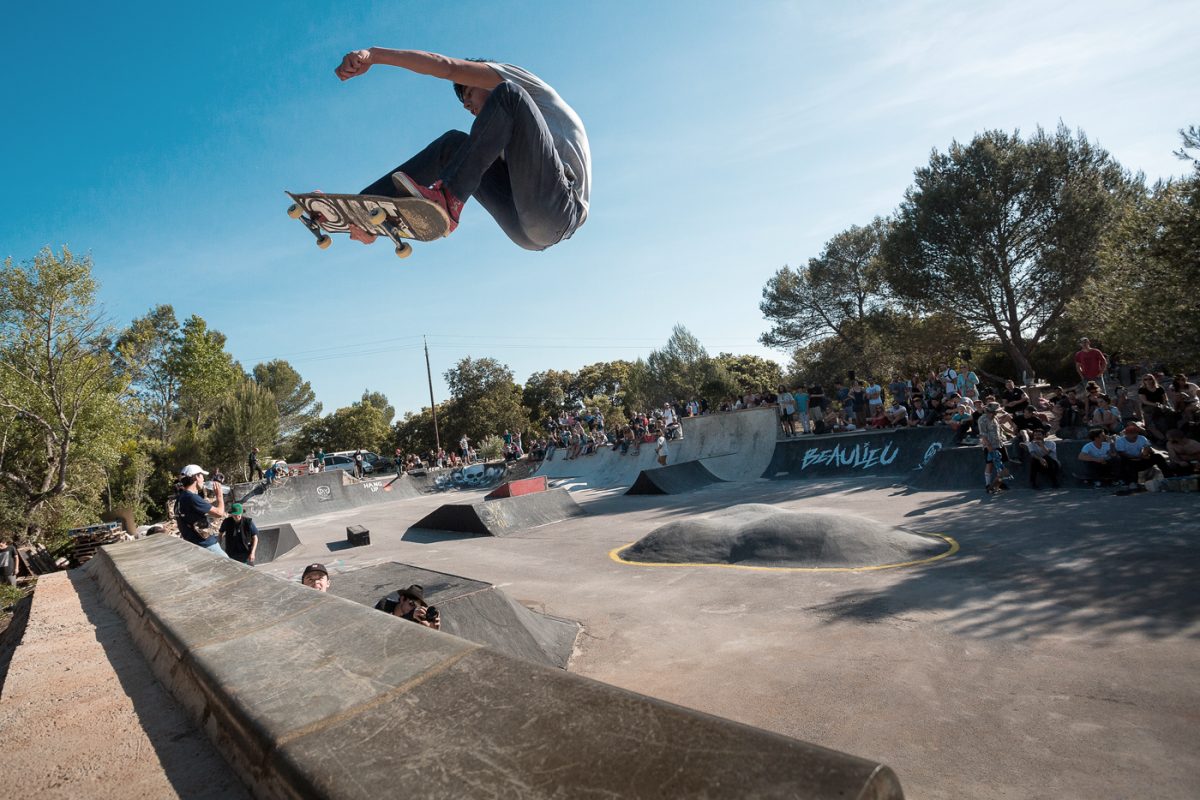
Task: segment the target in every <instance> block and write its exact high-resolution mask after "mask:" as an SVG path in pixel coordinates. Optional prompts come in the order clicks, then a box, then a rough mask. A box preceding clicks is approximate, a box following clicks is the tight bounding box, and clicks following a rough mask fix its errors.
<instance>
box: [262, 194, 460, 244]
mask: <svg viewBox="0 0 1200 800" xmlns="http://www.w3.org/2000/svg"><path fill="white" fill-rule="evenodd" d="M285 194H287V196H288V197H290V198H292V199H293V200H295V201H296V202H295V203H293V204H292V205H291V206H289V207H288V210H287V213H288V216H289V217H291V218H292V219H298V220H300V221H301V222H302V223H304V226H305V227H306V228H308V229H309V231H311V232H312V235H313V236H315V237H317V247H319V248H321V249H322V250H324V249H325V248H326V247H329V245H330V244H331V242H332V240H331V239H330V238H329V236H328V234H329V233H349V232H350V226H351V225H356V226H358V227H359V228H362V229H363V230H364V231H366V232H367V233H372V234H375V235H376V236H386V237H387V238H389V239H391V240H392V242H394V243H395V245H396V255H397V256H399V257H400V258H407V257H408V256H410V255H412V245H410V244H409V243H408V242H406V241H405V239H413V240H415V241H418V242H431V241H433V240H434V239H440V238H441V237H443V236H445V235H446V232H447V231H448V230H449V228H450V220H449V219H448V218H447V216H446V212H445V210H444V209H442V208H441V207H440V206H438V204H437V203H433V202H430V201H429V200H425V199H424V198H420V197H379V196H376V195H367V194H320V193H309V194H292V193H291V192H285Z"/></svg>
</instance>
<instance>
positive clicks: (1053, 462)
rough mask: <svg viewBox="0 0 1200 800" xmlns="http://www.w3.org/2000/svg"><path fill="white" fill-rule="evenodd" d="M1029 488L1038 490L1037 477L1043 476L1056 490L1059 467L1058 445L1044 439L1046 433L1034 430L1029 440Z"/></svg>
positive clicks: (1051, 440)
mask: <svg viewBox="0 0 1200 800" xmlns="http://www.w3.org/2000/svg"><path fill="white" fill-rule="evenodd" d="M1028 449H1029V488H1030V489H1036V488H1038V476H1039V475H1045V476H1046V477H1047V478H1049V479H1050V485H1051V486H1053V487H1054V488H1055V489H1057V488H1058V473H1059V471H1060V469H1061V465H1060V464H1059V462H1058V444H1057V443H1056V442H1055V441H1054V440H1053V439H1046V432H1045V431H1044V430H1042V429H1040V428H1039V429H1035V430H1033V431H1032V432H1031V433H1030V440H1029V445H1028Z"/></svg>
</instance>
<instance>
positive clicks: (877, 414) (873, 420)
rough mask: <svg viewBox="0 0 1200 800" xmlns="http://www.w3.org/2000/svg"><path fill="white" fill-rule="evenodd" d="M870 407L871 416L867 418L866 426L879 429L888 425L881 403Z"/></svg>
mask: <svg viewBox="0 0 1200 800" xmlns="http://www.w3.org/2000/svg"><path fill="white" fill-rule="evenodd" d="M870 408H871V416H870V417H869V418H868V419H867V428H869V429H871V430H879V429H881V428H886V427H887V426H888V418H887V414H886V413H885V412H884V410H883V406H882V405H873V406H871V407H870Z"/></svg>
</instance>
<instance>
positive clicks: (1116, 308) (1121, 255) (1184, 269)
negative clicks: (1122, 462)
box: [1070, 126, 1200, 370]
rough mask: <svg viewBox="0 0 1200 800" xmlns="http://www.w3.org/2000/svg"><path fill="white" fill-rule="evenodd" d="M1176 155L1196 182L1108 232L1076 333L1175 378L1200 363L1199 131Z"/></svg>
mask: <svg viewBox="0 0 1200 800" xmlns="http://www.w3.org/2000/svg"><path fill="white" fill-rule="evenodd" d="M1180 133H1181V135H1182V136H1183V147H1182V148H1181V149H1180V150H1179V151H1178V152H1177V155H1179V156H1180V157H1181V158H1184V159H1187V160H1189V161H1190V162H1191V163H1192V166H1193V171H1192V174H1191V175H1190V176H1188V177H1186V178H1183V179H1180V180H1174V181H1160V182H1158V183H1156V184H1155V185H1154V186H1153V187H1152V188H1151V189H1150V190H1148V191H1147V192H1146V193H1145V194H1144V195H1142V196H1140V197H1139V198H1138V199H1137V202H1136V203H1134V204H1133V205H1132V206H1131V208H1130V210H1129V212H1128V213H1127V214H1126V215H1125V216H1124V218H1123V219H1122V220H1121V222H1120V224H1119V225H1116V226H1114V227H1113V228H1111V229H1110V231H1109V237H1108V242H1109V246H1108V247H1107V248H1106V250H1105V254H1104V259H1103V262H1104V263H1103V269H1101V270H1099V271H1098V272H1097V273H1095V274H1094V275H1093V276H1092V277H1091V278H1090V280H1089V282H1088V285H1087V288H1086V290H1085V291H1084V292H1082V293H1081V294H1080V296H1079V297H1077V298H1076V299H1075V301H1074V302H1073V303H1072V305H1071V308H1070V318H1071V321H1072V322H1073V323H1074V325H1075V327H1076V328H1077V329H1078V330H1079V331H1080V332H1083V333H1086V334H1087V335H1089V336H1090V337H1092V338H1093V339H1097V338H1098V339H1099V340H1100V341H1102V342H1103V343H1104V344H1105V346H1106V347H1107V348H1108V349H1109V350H1110V352H1116V353H1118V354H1120V356H1121V359H1122V360H1123V361H1135V360H1144V361H1148V362H1149V363H1151V364H1154V365H1158V364H1161V365H1163V366H1166V367H1167V368H1168V369H1171V370H1178V369H1190V368H1193V367H1194V366H1195V365H1196V364H1197V363H1200V336H1197V334H1196V331H1197V330H1200V292H1197V290H1196V287H1197V286H1200V161H1197V160H1195V159H1193V158H1191V157H1190V156H1189V151H1191V150H1200V138H1198V137H1200V131H1198V130H1197V128H1196V127H1195V126H1192V127H1191V128H1189V129H1187V130H1184V131H1180Z"/></svg>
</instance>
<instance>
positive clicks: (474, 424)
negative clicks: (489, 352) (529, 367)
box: [438, 356, 530, 442]
mask: <svg viewBox="0 0 1200 800" xmlns="http://www.w3.org/2000/svg"><path fill="white" fill-rule="evenodd" d="M445 378H446V383H447V385H448V386H449V387H450V401H449V403H448V405H449V406H450V413H449V414H447V420H446V421H445V422H444V423H442V441H443V442H446V441H451V442H456V441H457V440H458V438H459V437H460V436H462V435H463V434H464V433H465V434H466V435H467V436H469V437H470V438H471V440H472V441H474V442H480V441H482V440H483V437H484V436H486V435H487V434H489V433H499V432H500V431H503V430H506V429H507V430H510V431H523V430H526V429H528V428H529V427H530V422H529V412H528V411H527V410H526V409H525V407H524V406H523V405H522V404H521V387H520V386H518V385H517V384H516V383H514V382H513V374H512V370H511V369H509V368H508V366H507V365H505V364H501V363H500V362H499V361H496V360H495V359H493V358H476V359H473V358H471V357H470V356H467V357H466V358H463V359H462V360H461V361H459V362H458V364H456V365H455V366H454V367H453V368H451V369H449V370H447V371H446V372H445ZM438 421H439V422H441V417H440V415H439V418H438Z"/></svg>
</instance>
